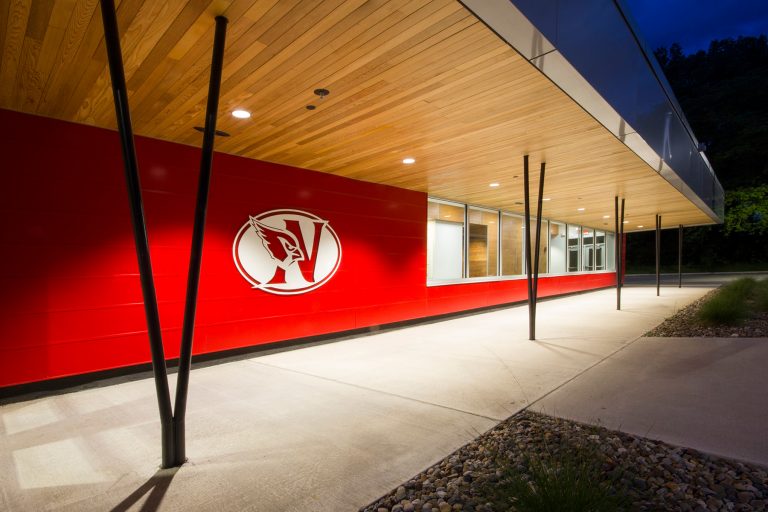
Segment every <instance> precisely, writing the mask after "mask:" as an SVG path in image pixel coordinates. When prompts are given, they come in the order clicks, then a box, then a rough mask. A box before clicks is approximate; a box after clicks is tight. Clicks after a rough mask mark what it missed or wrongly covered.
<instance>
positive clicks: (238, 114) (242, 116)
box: [232, 110, 251, 119]
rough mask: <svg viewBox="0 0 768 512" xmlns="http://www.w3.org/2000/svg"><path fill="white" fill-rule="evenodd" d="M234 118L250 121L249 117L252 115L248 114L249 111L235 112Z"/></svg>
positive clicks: (233, 112) (233, 113)
mask: <svg viewBox="0 0 768 512" xmlns="http://www.w3.org/2000/svg"><path fill="white" fill-rule="evenodd" d="M232 116H233V117H236V118H238V119H248V118H249V117H251V113H250V112H248V111H247V110H233V111H232Z"/></svg>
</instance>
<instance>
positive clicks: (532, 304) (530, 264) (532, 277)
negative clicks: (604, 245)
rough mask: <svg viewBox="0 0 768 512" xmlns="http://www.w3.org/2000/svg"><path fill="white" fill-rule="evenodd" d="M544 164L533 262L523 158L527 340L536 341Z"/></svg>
mask: <svg viewBox="0 0 768 512" xmlns="http://www.w3.org/2000/svg"><path fill="white" fill-rule="evenodd" d="M545 168H546V164H545V163H543V162H542V164H541V170H540V172H539V197H538V204H537V208H538V213H537V214H536V248H535V250H534V254H535V260H534V261H532V259H531V197H530V196H531V195H530V176H529V172H528V155H525V156H524V157H523V196H524V201H525V272H526V277H527V280H528V339H529V340H535V339H536V297H537V294H538V288H539V245H540V243H541V210H542V201H543V200H544V171H545Z"/></svg>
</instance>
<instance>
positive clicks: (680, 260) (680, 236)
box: [677, 224, 683, 288]
mask: <svg viewBox="0 0 768 512" xmlns="http://www.w3.org/2000/svg"><path fill="white" fill-rule="evenodd" d="M677 287H678V288H682V287H683V225H682V224H680V227H679V228H678V231H677Z"/></svg>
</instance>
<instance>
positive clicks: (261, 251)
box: [232, 210, 341, 295]
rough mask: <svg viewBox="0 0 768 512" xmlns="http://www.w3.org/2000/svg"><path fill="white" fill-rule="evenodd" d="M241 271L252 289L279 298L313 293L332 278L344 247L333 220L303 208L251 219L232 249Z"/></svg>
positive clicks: (241, 230) (236, 238) (271, 212)
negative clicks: (302, 209) (332, 222)
mask: <svg viewBox="0 0 768 512" xmlns="http://www.w3.org/2000/svg"><path fill="white" fill-rule="evenodd" d="M232 257H233V259H234V262H235V266H236V267H237V270H238V272H240V275H242V276H243V277H244V278H245V280H246V281H248V282H249V283H251V285H252V286H253V287H254V288H257V289H259V290H262V291H265V292H268V293H275V294H278V295H294V294H298V293H306V292H309V291H312V290H314V289H316V288H318V287H320V286H322V285H324V284H325V283H326V282H328V280H330V279H331V277H333V275H334V274H335V273H336V270H337V269H338V268H339V265H340V263H341V243H340V242H339V237H338V236H337V235H336V232H335V231H334V230H333V229H332V228H331V226H330V223H329V221H327V220H325V219H321V218H320V217H318V216H317V215H313V214H311V213H308V212H304V211H301V210H270V211H268V212H264V213H261V214H259V215H249V216H248V221H247V222H246V223H245V224H243V226H242V227H241V228H240V230H239V231H238V233H237V235H236V236H235V242H234V244H233V245H232Z"/></svg>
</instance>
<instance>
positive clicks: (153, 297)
mask: <svg viewBox="0 0 768 512" xmlns="http://www.w3.org/2000/svg"><path fill="white" fill-rule="evenodd" d="M101 18H102V22H103V24H104V42H105V45H106V49H107V61H108V63H109V74H110V77H111V79H112V94H113V96H114V100H115V114H116V115H117V129H118V132H119V134H120V147H121V151H122V155H123V167H124V169H125V181H126V185H127V188H128V200H129V203H130V209H131V225H132V226H133V239H134V242H135V245H136V257H137V259H138V263H139V280H140V281H141V292H142V296H143V298H144V314H145V316H146V319H147V334H148V336H149V347H150V352H151V354H152V372H153V375H154V378H155V390H156V391H157V405H158V408H159V409H160V429H161V434H160V436H161V443H162V463H161V464H162V467H163V468H170V467H173V466H174V465H175V463H174V461H175V456H174V442H173V438H174V435H173V411H172V409H171V395H170V392H169V390H168V372H167V368H166V366H165V353H164V351H163V340H162V332H161V330H160V315H159V313H158V309H157V294H156V293H155V283H154V278H153V274H152V262H151V259H150V255H149V242H148V241H147V225H146V222H145V220H144V205H143V202H142V197H141V182H140V180H139V165H138V161H137V159H136V147H135V145H134V141H133V127H132V125H131V114H130V109H129V108H128V89H127V87H126V85H125V71H124V69H123V54H122V50H121V49H120V34H119V32H118V27H117V15H116V13H115V3H114V0H102V1H101Z"/></svg>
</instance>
